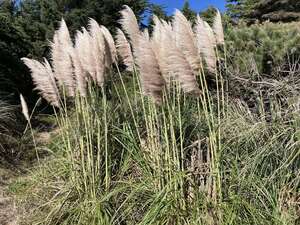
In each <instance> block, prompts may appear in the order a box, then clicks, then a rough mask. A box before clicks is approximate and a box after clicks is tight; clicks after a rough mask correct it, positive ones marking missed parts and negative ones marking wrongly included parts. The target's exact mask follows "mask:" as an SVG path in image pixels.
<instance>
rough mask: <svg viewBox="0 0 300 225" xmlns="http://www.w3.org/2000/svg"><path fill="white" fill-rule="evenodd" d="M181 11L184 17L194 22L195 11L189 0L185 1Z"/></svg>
mask: <svg viewBox="0 0 300 225" xmlns="http://www.w3.org/2000/svg"><path fill="white" fill-rule="evenodd" d="M181 12H182V13H183V15H185V17H186V18H187V19H188V20H189V21H191V23H195V21H196V18H197V13H196V12H195V11H194V10H192V9H191V7H190V3H189V1H185V3H184V5H183V7H182V9H181Z"/></svg>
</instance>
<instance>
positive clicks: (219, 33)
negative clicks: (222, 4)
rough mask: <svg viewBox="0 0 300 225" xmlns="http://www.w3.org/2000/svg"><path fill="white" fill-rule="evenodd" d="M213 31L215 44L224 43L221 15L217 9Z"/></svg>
mask: <svg viewBox="0 0 300 225" xmlns="http://www.w3.org/2000/svg"><path fill="white" fill-rule="evenodd" d="M213 31H214V34H215V37H216V42H217V44H220V45H224V44H225V41H224V30H223V25H222V16H221V13H220V11H219V10H217V14H216V16H215V19H214V23H213Z"/></svg>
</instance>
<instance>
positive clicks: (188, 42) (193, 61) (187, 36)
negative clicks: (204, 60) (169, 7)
mask: <svg viewBox="0 0 300 225" xmlns="http://www.w3.org/2000/svg"><path fill="white" fill-rule="evenodd" d="M173 30H174V33H175V39H176V45H177V46H178V47H179V48H180V49H181V50H182V52H183V53H184V55H185V57H186V59H187V60H188V62H189V64H190V66H191V67H192V69H193V70H194V71H195V72H196V73H198V70H199V69H200V65H201V61H200V54H199V52H198V50H197V44H196V40H195V35H194V33H193V29H192V26H191V24H190V22H189V21H188V20H187V18H186V17H185V16H184V15H183V14H182V12H180V11H179V10H176V11H175V15H174V20H173Z"/></svg>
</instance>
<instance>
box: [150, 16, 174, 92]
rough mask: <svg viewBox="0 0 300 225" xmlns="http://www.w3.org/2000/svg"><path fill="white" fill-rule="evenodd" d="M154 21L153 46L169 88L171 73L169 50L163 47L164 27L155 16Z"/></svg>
mask: <svg viewBox="0 0 300 225" xmlns="http://www.w3.org/2000/svg"><path fill="white" fill-rule="evenodd" d="M153 21H154V27H153V32H152V38H151V46H152V48H153V50H154V52H155V54H156V57H157V59H158V63H159V67H160V70H161V73H162V75H163V77H164V78H165V81H166V84H167V87H169V84H170V76H169V75H170V71H169V66H168V62H167V57H166V51H167V49H165V47H163V43H162V40H163V32H164V27H163V24H162V21H161V20H160V19H159V18H158V17H157V16H155V15H154V16H153Z"/></svg>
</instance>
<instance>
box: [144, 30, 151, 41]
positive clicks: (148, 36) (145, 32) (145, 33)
mask: <svg viewBox="0 0 300 225" xmlns="http://www.w3.org/2000/svg"><path fill="white" fill-rule="evenodd" d="M143 35H144V37H145V38H146V39H147V40H148V41H149V40H150V34H149V30H148V29H147V28H145V29H144V30H143Z"/></svg>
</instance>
